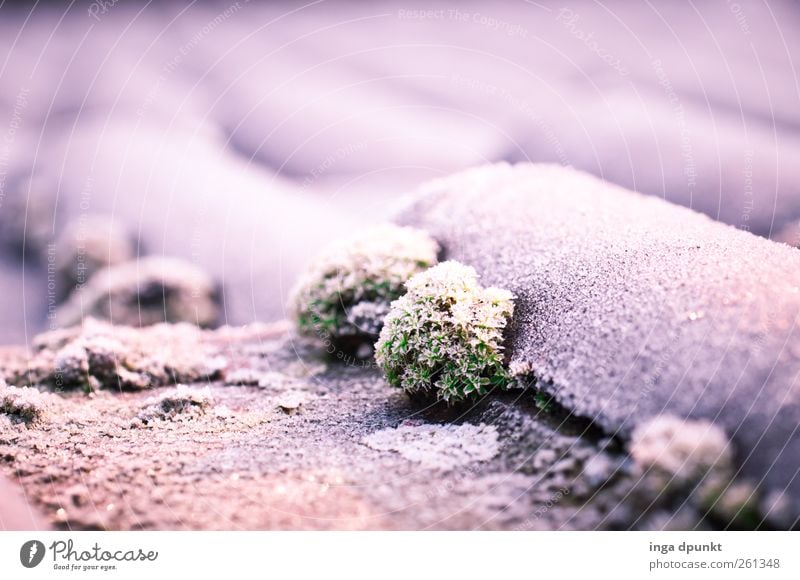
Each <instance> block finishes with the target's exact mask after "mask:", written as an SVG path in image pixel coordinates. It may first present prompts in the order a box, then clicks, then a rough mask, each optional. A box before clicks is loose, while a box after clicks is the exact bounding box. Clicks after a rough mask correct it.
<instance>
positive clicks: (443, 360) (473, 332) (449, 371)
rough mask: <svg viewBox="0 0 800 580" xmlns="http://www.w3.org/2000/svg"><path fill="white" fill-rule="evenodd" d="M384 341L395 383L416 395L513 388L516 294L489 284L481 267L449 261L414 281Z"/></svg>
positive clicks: (383, 358)
mask: <svg viewBox="0 0 800 580" xmlns="http://www.w3.org/2000/svg"><path fill="white" fill-rule="evenodd" d="M406 289H407V293H406V294H405V295H403V296H402V297H401V298H399V299H397V300H396V301H394V302H393V303H392V309H391V311H390V313H389V315H388V316H387V317H386V320H385V324H384V327H383V330H382V331H381V334H380V338H379V339H378V343H377V345H376V352H375V355H376V360H377V361H378V363H379V364H380V365H381V366H382V367H383V369H384V373H385V375H386V379H387V381H388V382H389V383H390V384H392V385H394V386H397V387H400V388H402V389H404V390H405V391H406V392H408V393H410V394H415V393H427V394H434V395H435V396H436V397H437V398H439V399H443V400H445V401H447V402H456V401H460V400H463V399H466V398H469V397H474V396H479V395H483V394H485V393H486V392H487V391H488V390H489V389H491V388H493V387H505V386H507V385H508V383H509V382H510V380H511V377H510V375H509V373H508V371H507V369H506V368H505V365H504V364H503V345H502V343H503V330H504V329H505V327H506V324H507V323H508V321H509V319H510V318H511V315H512V313H513V310H514V304H513V302H512V298H513V297H512V295H511V294H510V293H509V292H507V291H505V290H500V289H498V288H483V287H482V286H481V285H480V284H478V276H477V274H476V273H475V270H474V269H472V268H470V267H469V266H465V265H463V264H460V263H458V262H444V263H442V264H439V265H438V266H435V267H433V268H431V269H429V270H427V271H425V272H423V273H420V274H417V275H416V276H414V277H413V278H411V279H410V280H409V281H408V282H407V283H406Z"/></svg>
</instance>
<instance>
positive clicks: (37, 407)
mask: <svg viewBox="0 0 800 580" xmlns="http://www.w3.org/2000/svg"><path fill="white" fill-rule="evenodd" d="M51 406H52V402H51V401H50V400H49V399H48V396H47V395H46V394H43V393H40V392H39V391H38V390H36V389H33V388H30V387H11V386H8V385H7V384H6V383H5V381H4V380H3V379H0V415H5V416H6V417H7V418H8V419H9V420H10V421H11V422H15V423H16V422H20V423H25V424H26V425H31V424H35V423H38V422H39V421H42V420H43V419H44V418H45V417H46V416H47V413H48V411H49V409H50V407H51Z"/></svg>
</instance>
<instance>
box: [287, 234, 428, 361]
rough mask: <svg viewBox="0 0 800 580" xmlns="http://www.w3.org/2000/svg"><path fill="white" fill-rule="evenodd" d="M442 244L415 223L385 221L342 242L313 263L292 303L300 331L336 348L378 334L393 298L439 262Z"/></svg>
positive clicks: (370, 339)
mask: <svg viewBox="0 0 800 580" xmlns="http://www.w3.org/2000/svg"><path fill="white" fill-rule="evenodd" d="M438 251H439V246H438V244H437V243H436V242H435V241H434V240H433V239H432V238H430V236H428V235H427V234H426V233H424V232H420V231H417V230H414V229H413V228H401V227H398V226H394V225H383V226H377V227H374V228H371V229H369V230H367V231H365V232H362V233H359V234H356V235H355V236H353V237H351V238H349V239H347V240H344V241H342V242H338V243H336V244H334V245H333V246H331V247H330V248H327V249H325V251H324V252H323V253H322V254H321V255H320V256H319V257H318V258H317V259H316V260H315V261H314V262H313V263H312V264H311V265H310V267H309V269H308V271H307V272H306V273H305V274H304V275H303V276H302V277H301V279H300V280H299V281H298V283H297V285H296V286H295V288H294V290H293V291H292V295H291V297H290V300H289V309H290V311H291V314H292V316H293V317H294V319H295V320H296V321H297V325H298V328H299V330H300V332H302V333H304V334H306V335H309V336H313V337H316V338H317V339H318V340H319V341H320V342H325V343H326V344H327V345H331V344H333V345H334V347H333V348H337V347H338V348H344V349H348V348H350V349H352V348H353V347H355V346H357V345H358V344H359V343H362V342H368V343H371V342H373V341H374V340H375V337H376V336H377V334H378V332H379V331H380V329H381V326H382V324H383V318H384V316H385V315H386V313H387V311H388V310H389V304H390V303H391V302H392V300H394V299H396V298H398V297H399V296H400V295H401V294H403V292H404V291H405V289H404V287H403V284H404V283H405V282H406V281H407V280H408V279H409V278H411V276H413V275H414V274H416V273H418V272H421V271H423V270H425V269H426V268H428V267H430V266H432V265H434V264H435V263H436V260H437V253H438Z"/></svg>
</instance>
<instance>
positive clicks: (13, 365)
mask: <svg viewBox="0 0 800 580" xmlns="http://www.w3.org/2000/svg"><path fill="white" fill-rule="evenodd" d="M209 352H210V351H209V348H208V347H207V346H204V345H203V344H202V331H200V330H198V329H197V328H196V327H194V326H193V325H189V324H175V325H168V324H160V325H156V326H152V327H148V328H146V329H141V330H139V329H133V328H129V327H124V326H112V325H110V324H107V323H105V322H101V321H97V320H93V319H89V320H86V321H85V322H84V323H83V325H82V326H77V327H73V328H69V329H64V330H55V331H52V332H48V333H45V334H42V335H39V336H38V337H37V338H36V339H35V340H34V344H33V352H32V353H31V354H30V355H29V356H26V357H19V358H17V359H16V360H8V361H6V364H4V365H3V366H2V367H1V368H0V373H2V374H1V375H0V376H5V378H6V380H8V382H9V383H13V384H20V385H36V386H41V387H44V388H48V389H51V390H54V391H62V390H73V389H77V390H83V391H94V390H97V389H113V390H123V391H131V390H134V391H135V390H144V389H149V388H152V387H157V386H164V385H171V384H177V383H187V382H198V381H203V380H208V379H212V378H214V377H215V376H218V375H219V373H220V371H221V369H222V367H223V366H224V359H223V358H221V357H212V356H210V355H209Z"/></svg>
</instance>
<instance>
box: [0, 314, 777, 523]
mask: <svg viewBox="0 0 800 580" xmlns="http://www.w3.org/2000/svg"><path fill="white" fill-rule="evenodd" d="M104 328H105V332H107V333H110V334H111V336H112V337H114V338H115V339H116V340H117V345H118V346H119V348H121V349H122V351H120V352H119V356H120V357H121V358H123V359H128V358H129V357H142V358H140V359H139V361H140V362H143V363H144V364H146V365H148V366H150V365H151V364H152V365H158V364H160V360H159V356H158V355H154V353H152V352H151V353H149V354H148V353H140V352H139V348H140V343H141V341H145V342H149V341H148V339H149V338H150V334H149V333H150V332H152V331H153V330H152V329H151V330H139V329H123V328H122V327H118V328H116V329H114V328H111V327H104ZM155 331H156V332H161V333H163V338H162V341H163V342H165V343H168V344H170V345H171V347H172V348H174V349H176V350H175V352H176V353H180V352H183V353H184V355H183V356H190V357H191V356H196V353H197V352H198V351H202V350H206V349H208V350H207V351H206V352H207V353H208V356H209V357H210V359H209V360H215V361H217V362H219V363H220V364H221V367H224V368H223V370H222V371H221V374H222V376H221V377H218V380H217V379H215V380H213V381H212V382H210V383H209V382H206V381H200V382H193V383H190V384H188V385H186V386H183V387H179V388H177V389H175V388H171V385H170V386H168V387H156V386H153V388H150V389H146V390H140V391H137V392H120V391H119V385H118V382H117V380H115V379H114V378H113V377H101V378H100V379H99V381H98V383H97V386H98V389H99V390H98V391H97V392H96V393H95V394H94V395H93V396H91V397H90V396H87V395H86V394H84V393H81V392H80V391H74V390H73V391H71V392H69V391H64V390H62V391H61V392H38V391H33V390H26V391H23V392H22V393H20V391H18V390H17V389H15V388H12V387H4V386H3V385H2V383H0V474H6V475H8V476H10V477H12V478H14V479H15V480H17V482H18V483H19V485H20V486H21V491H20V493H19V494H18V495H21V493H22V492H24V493H25V496H26V498H27V499H26V501H23V500H20V502H19V506H18V507H20V508H21V509H25V507H26V505H30V506H31V509H36V510H41V512H42V513H43V514H44V515H45V518H46V521H47V522H48V523H49V525H52V526H56V527H59V528H65V529H142V528H143V529H156V530H163V529H188V530H194V529H310V530H315V529H428V528H432V529H462V530H466V529H579V530H580V529H595V528H598V529H605V528H637V527H639V528H641V527H651V526H658V527H675V526H677V527H679V528H682V529H693V528H699V529H704V528H707V527H709V526H713V527H723V526H724V525H725V523H724V522H720V521H719V520H713V519H709V518H707V517H706V513H705V510H704V509H698V508H697V506H696V505H690V506H689V510H688V511H689V512H690V513H689V517H688V519H687V517H686V511H687V510H686V509H685V508H686V504H685V497H686V496H683V497H674V496H672V495H670V494H666V493H662V490H661V488H660V486H655V487H653V486H652V485H650V484H649V483H648V480H647V478H646V476H643V474H642V472H641V471H640V470H639V469H638V468H637V466H636V465H635V464H633V463H632V462H631V461H628V460H627V458H626V455H625V453H624V450H623V449H621V448H620V446H619V445H617V444H616V442H614V441H611V440H608V439H606V438H603V437H601V436H598V434H597V432H596V431H595V430H591V429H586V428H585V425H582V424H581V423H579V422H576V421H570V420H567V419H565V418H564V417H560V416H558V415H555V414H549V413H546V412H542V411H540V410H539V409H538V408H537V407H536V406H535V405H534V403H533V400H532V398H531V397H528V396H526V395H527V393H525V395H523V396H520V394H519V393H505V394H503V395H501V396H498V397H493V398H492V399H486V400H483V401H478V402H475V404H474V405H471V406H469V407H466V406H462V407H459V408H450V409H446V408H444V407H443V406H425V405H424V404H422V405H420V404H416V403H414V402H412V401H411V400H410V399H409V398H408V397H406V396H405V395H404V394H403V393H402V392H400V391H399V390H398V389H393V388H391V387H389V386H388V385H387V384H386V382H385V381H384V380H383V379H382V378H381V376H380V373H379V372H378V371H377V370H376V369H374V368H369V367H362V366H360V365H357V366H350V365H345V364H343V363H342V362H341V361H335V360H331V359H330V358H324V357H323V355H324V353H323V352H322V351H321V350H319V349H317V348H313V347H311V345H309V343H307V342H306V341H303V340H298V339H297V337H295V336H293V335H292V333H290V332H287V331H286V328H285V325H283V326H272V327H264V326H258V325H256V326H254V327H251V328H241V329H230V328H227V329H220V330H216V331H208V332H201V331H198V330H196V329H194V328H192V327H184V328H182V329H181V328H180V327H177V326H166V325H165V326H163V327H160V329H158V330H155ZM106 338H107V337H106ZM65 339H66V340H67V341H68V342H71V343H72V344H76V343H79V344H83V345H84V346H86V347H90V348H91V349H92V350H93V352H99V350H101V349H103V343H104V342H106V341H104V340H100V339H99V337H98V336H95V337H93V338H92V337H87V336H83V337H77V338H76V337H72V338H70V336H69V335H68V334H64V333H60V332H59V333H55V334H51V335H49V336H47V337H42V338H41V340H39V344H40V345H41V349H40V350H38V351H37V352H36V353H35V354H34V357H33V359H31V360H28V361H27V364H31V365H33V366H34V367H39V368H43V369H46V368H51V369H55V368H61V367H56V366H54V362H53V358H52V357H53V355H54V354H55V352H54V348H58V346H56V343H58V344H61V343H62V342H63V341H64V340H65ZM73 341H74V342H73ZM106 344H107V342H106ZM90 345H93V346H90ZM95 349H97V350H95ZM126 353H127V354H126ZM3 354H4V353H3V351H2V350H0V355H3ZM5 354H6V356H7V357H9V358H14V359H15V360H16V364H23V365H24V364H26V361H25V360H24V356H22V355H21V353H20V352H18V351H14V352H9V353H5ZM172 358H177V359H180V358H182V355H180V354H174V355H173V357H172ZM148 361H149V363H148ZM10 362H11V361H9V360H7V361H6V363H7V364H5V365H3V368H5V369H7V368H9V364H8V363H10ZM41 365H44V366H41ZM63 368H65V371H64V372H65V373H66V372H69V369H72V368H74V365H73V364H70V363H67V364H66V365H64V367H63ZM8 378H13V379H14V381H15V382H16V383H17V384H20V382H19V381H18V380H17V379H19V376H15V377H8ZM183 380H186V381H187V382H188V381H190V380H191V379H189V378H187V377H183ZM41 386H42V387H45V385H44V384H42V385H41ZM23 393H24V394H23ZM289 399H294V400H295V401H297V400H302V404H301V405H299V407H298V406H296V405H292V404H290V403H289V402H288V400H289ZM3 400H5V401H11V402H10V403H8V402H6V403H3ZM23 403H24V409H23ZM31 407H32V411H33V413H31V412H30V410H31ZM23 410H24V412H23ZM32 417H33V418H32ZM2 484H3V480H2V475H0V494H2V493H3V492H4V491H5V490H4V489H3V488H2ZM683 492H684V493H685V494H687V495H688V492H687V490H683ZM4 499H5V498H4ZM26 502H27V503H26ZM6 511H7V510H6V509H4V504H2V503H0V518H5V517H6ZM14 511H15V512H16V511H19V510H14ZM17 515H18V514H17ZM0 524H2V522H1V521H0ZM765 525H767V526H769V525H771V524H769V523H768V522H767V523H766V524H765Z"/></svg>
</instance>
